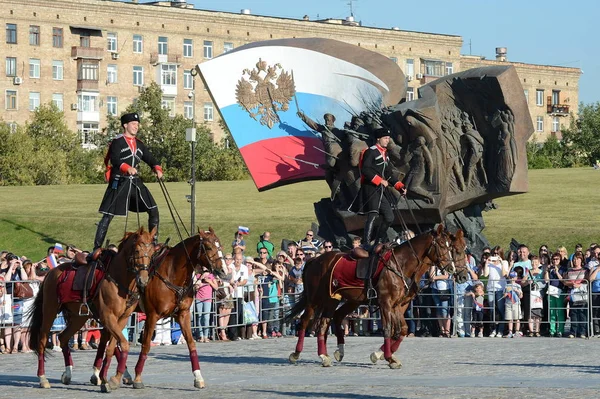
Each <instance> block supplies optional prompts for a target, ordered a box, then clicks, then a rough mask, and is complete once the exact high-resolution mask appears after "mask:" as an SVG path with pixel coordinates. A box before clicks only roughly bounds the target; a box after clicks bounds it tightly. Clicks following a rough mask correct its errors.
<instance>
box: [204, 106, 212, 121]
mask: <svg viewBox="0 0 600 399" xmlns="http://www.w3.org/2000/svg"><path fill="white" fill-rule="evenodd" d="M204 120H205V121H207V122H210V121H212V120H213V105H212V103H204Z"/></svg>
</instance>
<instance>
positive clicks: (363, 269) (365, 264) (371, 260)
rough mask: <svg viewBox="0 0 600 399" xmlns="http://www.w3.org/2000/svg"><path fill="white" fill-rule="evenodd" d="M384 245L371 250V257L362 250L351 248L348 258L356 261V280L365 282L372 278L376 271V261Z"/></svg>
mask: <svg viewBox="0 0 600 399" xmlns="http://www.w3.org/2000/svg"><path fill="white" fill-rule="evenodd" d="M383 248H384V244H378V245H377V246H375V248H373V255H369V253H368V252H367V251H366V250H364V249H363V248H353V249H352V251H350V257H351V258H353V259H355V260H356V278H358V279H360V280H367V279H371V278H373V276H374V275H375V272H376V271H377V260H378V259H379V253H380V252H381V251H382V250H383Z"/></svg>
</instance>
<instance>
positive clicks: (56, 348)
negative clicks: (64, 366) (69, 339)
mask: <svg viewBox="0 0 600 399" xmlns="http://www.w3.org/2000/svg"><path fill="white" fill-rule="evenodd" d="M52 350H53V351H54V352H60V351H61V350H62V349H60V346H57V345H54V347H53V348H52Z"/></svg>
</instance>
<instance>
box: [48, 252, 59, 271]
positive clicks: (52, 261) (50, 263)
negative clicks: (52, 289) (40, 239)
mask: <svg viewBox="0 0 600 399" xmlns="http://www.w3.org/2000/svg"><path fill="white" fill-rule="evenodd" d="M46 263H47V264H48V267H49V268H50V269H54V268H55V267H56V266H58V263H57V262H56V256H54V254H50V255H48V256H47V257H46Z"/></svg>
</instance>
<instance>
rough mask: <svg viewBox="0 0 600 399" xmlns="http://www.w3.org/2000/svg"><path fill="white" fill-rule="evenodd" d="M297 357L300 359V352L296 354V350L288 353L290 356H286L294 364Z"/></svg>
mask: <svg viewBox="0 0 600 399" xmlns="http://www.w3.org/2000/svg"><path fill="white" fill-rule="evenodd" d="M298 359H300V354H297V353H296V352H292V353H291V354H290V357H289V358H288V360H289V361H290V363H292V364H296V362H297V361H298Z"/></svg>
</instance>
